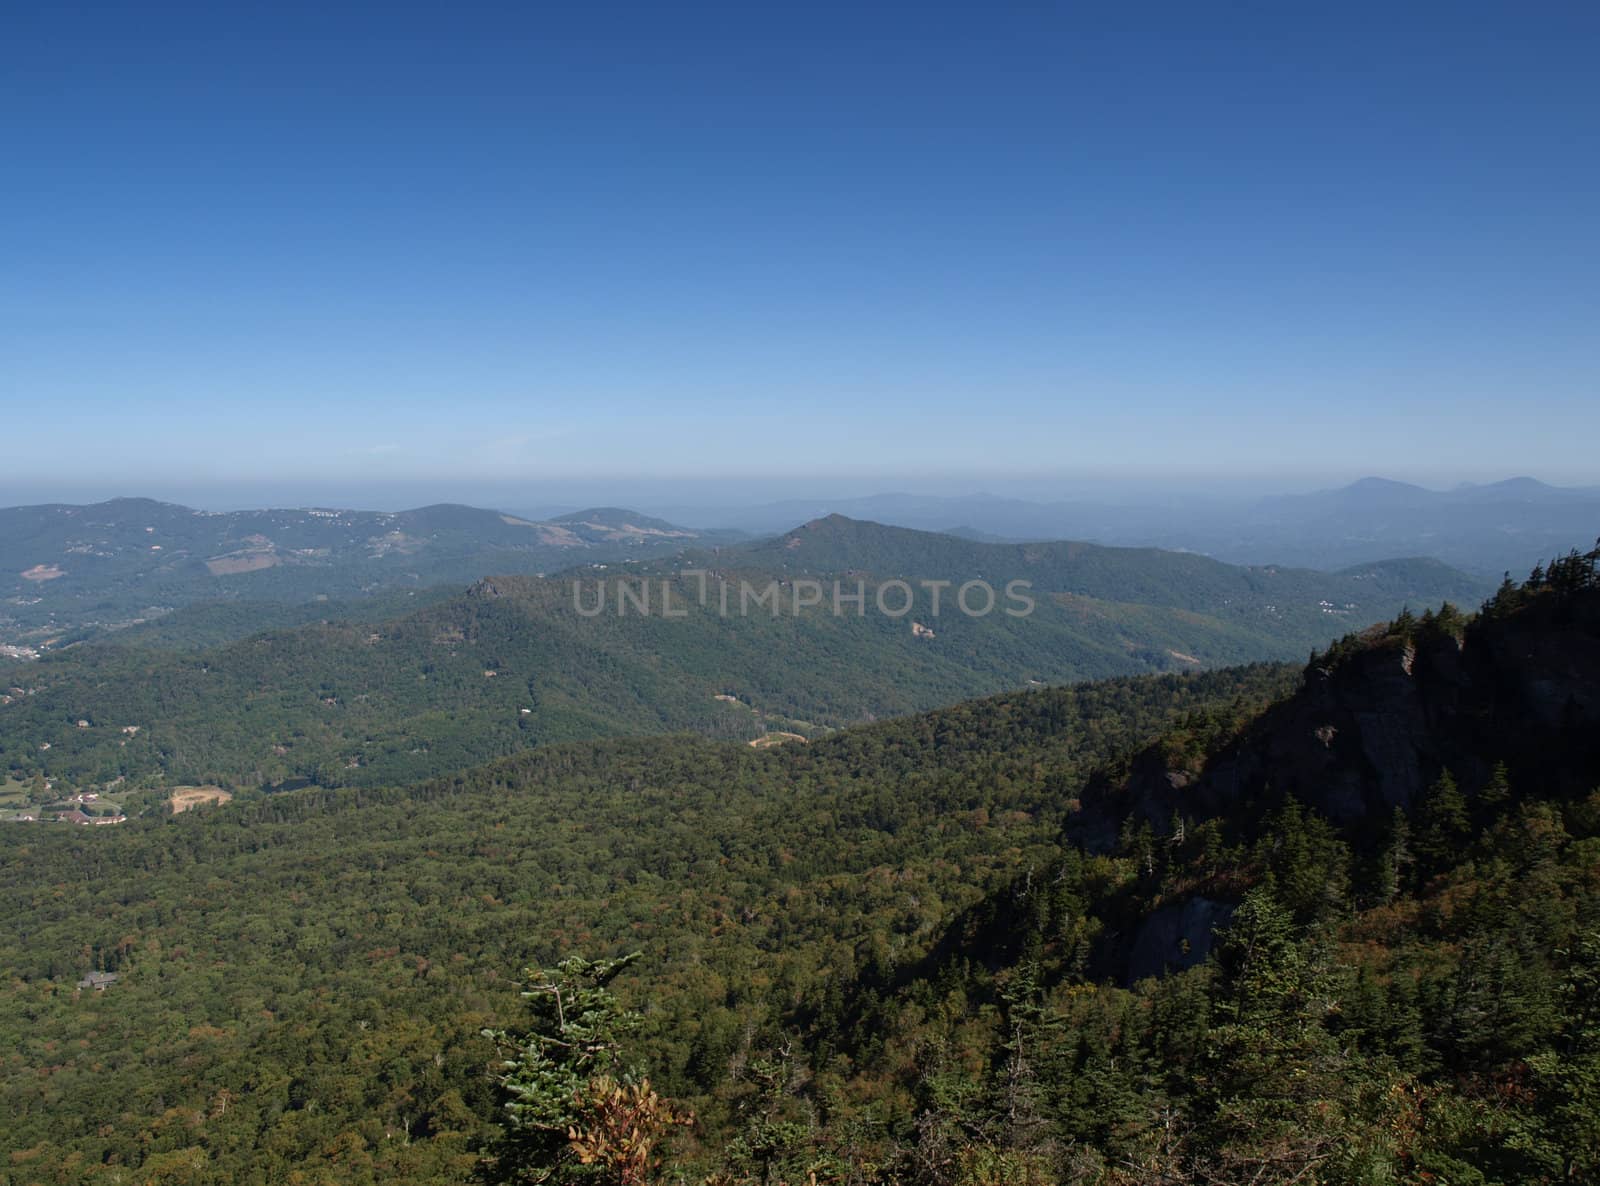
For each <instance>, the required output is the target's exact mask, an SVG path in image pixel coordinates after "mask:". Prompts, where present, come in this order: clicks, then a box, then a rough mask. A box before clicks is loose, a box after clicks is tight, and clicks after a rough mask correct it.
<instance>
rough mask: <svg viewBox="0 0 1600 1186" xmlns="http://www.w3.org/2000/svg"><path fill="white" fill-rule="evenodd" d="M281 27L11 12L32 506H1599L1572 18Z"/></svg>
mask: <svg viewBox="0 0 1600 1186" xmlns="http://www.w3.org/2000/svg"><path fill="white" fill-rule="evenodd" d="M256 7H257V8H258V11H253V12H250V11H242V9H243V8H244V6H233V5H217V4H207V5H195V6H192V7H189V6H172V5H160V4H155V5H116V6H105V7H103V8H96V7H94V6H69V5H45V4H34V3H21V4H14V5H11V6H9V7H8V10H7V13H8V15H7V17H6V24H7V31H6V33H5V35H4V36H3V37H0V112H3V113H4V114H3V115H0V148H3V154H4V155H3V158H0V160H3V162H4V163H3V165H0V169H3V171H4V176H5V184H4V185H3V186H0V261H3V262H0V442H3V448H4V462H3V464H4V467H5V468H6V470H7V471H9V472H8V473H7V474H6V475H5V480H6V481H7V482H8V483H9V484H10V485H12V486H15V485H18V484H23V485H25V484H27V483H30V482H31V483H35V484H37V485H39V486H40V488H43V487H44V486H45V485H51V486H52V488H59V487H60V486H61V485H62V484H63V483H67V484H71V483H74V482H79V483H82V484H83V485H84V486H85V487H86V488H87V487H88V486H90V485H93V486H94V487H95V488H96V489H101V488H103V487H105V486H106V485H107V484H115V485H120V487H121V488H123V489H125V490H127V491H129V492H137V491H138V490H139V489H140V488H141V484H143V485H159V484H160V483H162V482H170V481H171V480H172V479H173V477H174V475H180V474H181V475H183V477H184V478H185V479H186V480H189V479H192V480H194V481H196V482H227V481H240V482H247V481H262V480H268V479H270V480H273V481H281V482H289V483H293V482H296V481H301V480H304V481H307V482H313V481H327V480H329V479H330V478H334V477H337V478H338V479H339V480H341V481H345V480H350V481H361V480H365V479H372V480H377V479H380V478H382V479H386V480H394V479H396V478H399V477H404V478H405V479H407V480H418V481H427V480H438V481H441V482H446V481H456V482H459V481H462V480H466V479H471V480H474V481H477V480H486V481H501V480H504V481H513V480H515V481H523V480H539V481H556V482H559V481H561V480H566V479H572V480H578V479H582V480H585V481H592V480H594V479H603V478H606V477H608V476H625V477H630V478H640V477H648V478H657V477H665V478H670V477H675V476H692V477H697V478H705V477H719V478H732V479H738V478H741V477H743V476H747V475H749V476H758V477H761V478H763V479H775V478H784V479H788V478H804V477H806V476H808V475H819V476H822V477H830V476H831V477H833V478H841V477H847V478H849V479H850V480H851V481H854V482H857V483H863V482H864V483H866V484H868V485H871V484H872V483H874V482H880V480H881V483H884V484H899V485H905V484H907V482H909V481H911V480H913V479H917V478H927V477H930V476H945V477H948V478H952V479H953V480H956V481H962V480H968V479H970V481H971V482H972V483H973V484H974V485H979V484H986V485H991V486H992V485H994V484H995V480H996V479H1005V478H1011V479H1028V480H1035V479H1041V478H1049V477H1051V476H1053V475H1062V476H1070V477H1084V476H1093V475H1098V474H1105V475H1117V476H1120V477H1124V478H1126V477H1139V476H1141V475H1162V476H1165V477H1172V476H1174V475H1178V476H1183V477H1204V476H1220V477H1227V478H1233V479H1237V478H1241V477H1249V478H1261V479H1266V480H1296V479H1305V480H1311V479H1313V478H1316V479H1321V478H1322V477H1324V476H1331V477H1340V476H1345V477H1354V476H1359V475H1360V474H1364V473H1384V474H1389V475H1393V476H1398V477H1410V478H1418V479H1423V480H1429V479H1432V480H1436V481H1444V480H1454V479H1456V478H1494V477H1503V476H1506V475H1507V474H1511V473H1533V474H1536V475H1538V476H1541V477H1545V478H1547V479H1550V480H1556V481H1590V482H1592V481H1596V480H1600V467H1597V465H1596V462H1595V460H1594V458H1595V441H1596V440H1597V439H1600V398H1597V395H1600V392H1597V380H1600V333H1597V332H1596V327H1597V325H1600V218H1597V212H1600V135H1597V133H1600V71H1596V70H1595V69H1594V63H1595V61H1596V60H1597V58H1600V16H1597V15H1596V13H1597V10H1595V9H1594V7H1593V6H1592V5H1540V4H1516V5H1513V4H1505V5H1500V6H1496V7H1484V8H1473V7H1472V6H1465V5H1459V4H1450V5H1442V6H1439V7H1437V8H1432V9H1430V8H1429V7H1428V6H1425V5H1420V4H1419V5H1404V6H1393V5H1387V6H1382V7H1373V8H1370V9H1368V10H1366V12H1365V13H1363V12H1362V11H1361V10H1360V9H1358V8H1354V7H1350V6H1343V5H1341V6H1337V8H1336V9H1335V8H1332V7H1329V6H1321V7H1320V8H1319V10H1318V13H1317V14H1314V15H1309V16H1308V15H1307V13H1309V12H1310V9H1311V6H1304V5H1262V6H1237V5H1228V6H1223V5H1215V6H1193V5H1185V6H1182V7H1173V8H1170V9H1167V8H1163V7H1158V6H1117V7H1116V8H1113V7H1112V6H1104V7H1090V6H1070V5H1017V6H1005V5H1001V6H994V5H970V6H941V5H918V6H915V7H912V6H887V5H882V6H864V5H819V4H807V5H794V6H772V5H759V4H748V3H746V4H740V5H736V6H727V7H712V6H697V5H685V6H666V5H652V6H648V7H644V6H639V7H631V6H613V5H605V4H594V5H569V6H539V5H509V4H508V5H505V6H483V5H472V4H457V5H451V6H444V5H429V6H426V7H423V6H415V7H412V6H407V5H406V4H403V3H402V4H385V5H373V6H370V7H360V6H350V5H344V6H325V5H317V6H297V5H294V4H283V5H274V6H256ZM1290 8H1298V9H1305V10H1307V13H1302V14H1300V15H1297V16H1293V17H1291V16H1288V15H1286V13H1285V10H1287V9H1290ZM1202 10H1204V11H1202ZM1186 14H1187V15H1186ZM1396 14H1400V15H1396ZM1135 18H1137V19H1135Z"/></svg>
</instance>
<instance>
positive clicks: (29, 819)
mask: <svg viewBox="0 0 1600 1186" xmlns="http://www.w3.org/2000/svg"><path fill="white" fill-rule="evenodd" d="M12 818H13V819H14V820H15V821H16V822H17V823H19V824H34V823H52V822H54V823H61V824H84V825H92V826H99V825H101V824H120V823H125V822H126V821H127V818H128V817H127V816H126V815H124V814H123V813H122V812H120V811H119V812H117V814H116V815H85V814H84V812H83V811H82V810H81V809H80V808H77V807H74V808H72V809H71V810H69V811H56V812H50V811H42V810H37V809H35V810H29V811H24V812H22V813H20V814H19V815H16V816H13V817H12Z"/></svg>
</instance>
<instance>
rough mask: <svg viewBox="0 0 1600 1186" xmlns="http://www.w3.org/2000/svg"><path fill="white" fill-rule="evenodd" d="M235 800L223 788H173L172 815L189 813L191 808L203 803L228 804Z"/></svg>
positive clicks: (230, 793)
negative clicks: (229, 801)
mask: <svg viewBox="0 0 1600 1186" xmlns="http://www.w3.org/2000/svg"><path fill="white" fill-rule="evenodd" d="M231 798H233V794H232V792H229V791H225V790H223V789H222V788H221V787H209V786H208V787H173V788H172V798H171V799H170V800H168V801H169V802H170V803H171V804H172V814H173V815H177V814H178V813H179V812H182V811H188V810H189V808H191V807H199V806H200V805H201V804H202V803H226V802H227V801H228V800H229V799H231Z"/></svg>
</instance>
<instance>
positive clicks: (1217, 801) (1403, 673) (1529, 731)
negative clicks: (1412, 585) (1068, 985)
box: [1067, 591, 1600, 851]
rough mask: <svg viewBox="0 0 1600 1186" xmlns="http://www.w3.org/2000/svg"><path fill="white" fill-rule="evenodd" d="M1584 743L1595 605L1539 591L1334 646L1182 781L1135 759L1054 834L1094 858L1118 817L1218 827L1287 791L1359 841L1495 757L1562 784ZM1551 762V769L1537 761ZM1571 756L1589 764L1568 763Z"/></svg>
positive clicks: (1164, 825)
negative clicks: (1498, 610) (1449, 620)
mask: <svg viewBox="0 0 1600 1186" xmlns="http://www.w3.org/2000/svg"><path fill="white" fill-rule="evenodd" d="M1597 741H1600V593H1596V592H1593V591H1587V592H1584V593H1583V594H1580V595H1574V596H1567V597H1557V596H1555V595H1549V596H1544V597H1539V598H1536V599H1534V601H1533V603H1532V604H1530V605H1528V606H1525V607H1523V608H1522V609H1520V610H1518V611H1517V612H1516V613H1514V614H1510V615H1507V616H1504V617H1481V618H1478V619H1475V620H1474V621H1473V622H1472V623H1471V624H1470V625H1468V626H1467V628H1466V629H1465V631H1464V632H1462V633H1460V634H1459V635H1456V634H1453V633H1451V632H1448V631H1437V630H1427V629H1419V630H1417V631H1414V632H1413V633H1412V635H1411V636H1410V637H1406V636H1403V635H1401V634H1396V633H1385V632H1382V631H1373V632H1369V634H1368V635H1367V636H1364V637H1363V638H1361V639H1360V640H1357V641H1355V642H1354V643H1351V644H1347V645H1345V646H1343V647H1341V648H1336V650H1335V653H1334V655H1333V656H1332V657H1330V658H1329V659H1327V660H1326V661H1325V662H1318V663H1313V664H1312V665H1311V666H1310V667H1309V668H1308V670H1307V673H1306V680H1305V683H1304V685H1303V686H1302V688H1301V689H1300V691H1299V692H1297V693H1296V694H1295V695H1293V696H1291V697H1290V698H1289V699H1287V700H1285V701H1283V702H1281V703H1279V704H1277V705H1275V706H1273V707H1272V708H1270V709H1269V710H1267V712H1266V713H1264V714H1263V715H1262V716H1261V717H1260V718H1259V719H1258V720H1256V721H1255V722H1254V723H1253V724H1252V725H1251V726H1250V727H1249V728H1247V729H1246V730H1245V732H1244V733H1243V735H1242V736H1241V737H1239V738H1238V739H1237V740H1236V741H1235V742H1233V743H1232V744H1230V745H1228V746H1226V747H1224V748H1223V749H1222V750H1221V751H1220V752H1218V753H1215V754H1213V755H1211V756H1210V757H1209V758H1208V759H1207V760H1206V761H1205V762H1204V763H1203V765H1202V766H1201V768H1200V769H1199V771H1198V772H1197V773H1196V772H1191V771H1186V770H1173V769H1170V768H1169V767H1168V765H1167V763H1166V762H1165V761H1164V759H1163V757H1162V751H1161V750H1160V749H1159V748H1151V749H1149V750H1146V751H1145V752H1144V753H1142V754H1141V755H1140V756H1139V757H1138V758H1137V759H1136V760H1135V762H1134V763H1133V766H1132V769H1131V773H1130V774H1129V776H1128V777H1127V778H1126V779H1124V780H1122V781H1120V782H1112V781H1110V780H1100V781H1098V782H1097V783H1095V784H1094V785H1092V786H1091V787H1089V788H1088V789H1087V790H1086V791H1085V794H1084V797H1083V810H1082V812H1081V813H1079V814H1078V815H1077V816H1075V817H1074V818H1073V820H1072V821H1070V822H1069V824H1068V828H1067V834H1068V838H1069V840H1072V841H1074V842H1076V843H1078V844H1080V845H1082V846H1083V847H1085V848H1087V849H1090V850H1091V851H1104V850H1106V849H1108V848H1110V847H1111V846H1112V845H1113V844H1114V843H1115V841H1116V838H1117V836H1118V834H1119V832H1120V830H1121V828H1122V826H1123V823H1124V821H1125V820H1126V819H1127V818H1128V817H1130V816H1131V817H1132V818H1133V820H1134V822H1135V823H1149V824H1150V826H1151V827H1152V828H1153V829H1154V830H1155V831H1156V832H1157V834H1163V833H1165V832H1166V831H1167V829H1168V828H1169V826H1170V824H1171V821H1172V820H1173V818H1174V817H1175V816H1176V817H1182V818H1186V819H1190V820H1201V819H1207V818H1212V817H1215V816H1219V815H1229V814H1233V813H1236V812H1238V811H1240V810H1243V809H1246V808H1247V807H1248V805H1249V804H1250V803H1252V802H1254V801H1257V800H1260V799H1262V798H1264V797H1266V796H1268V795H1269V794H1270V795H1272V796H1273V797H1276V795H1277V794H1279V793H1287V794H1290V795H1293V796H1294V797H1295V798H1297V799H1299V800H1300V801H1301V802H1302V803H1304V804H1306V805H1307V806H1309V807H1313V808H1315V809H1316V810H1317V811H1319V812H1321V813H1322V814H1323V815H1325V816H1327V817H1328V818H1329V819H1331V820H1333V821H1334V822H1335V823H1338V824H1341V825H1343V826H1344V827H1345V828H1346V829H1348V830H1350V831H1351V832H1352V833H1353V838H1355V839H1357V840H1359V833H1360V831H1361V829H1362V828H1363V826H1364V825H1367V824H1374V823H1377V822H1380V821H1385V820H1387V819H1388V817H1389V815H1390V814H1391V813H1392V812H1393V809H1394V808H1396V807H1399V808H1402V809H1404V810H1409V809H1410V808H1411V807H1412V805H1413V804H1414V803H1416V801H1417V800H1418V798H1419V796H1420V795H1421V794H1422V792H1423V790H1424V788H1426V787H1427V786H1428V784H1429V783H1430V782H1431V781H1432V780H1433V779H1434V778H1436V777H1437V776H1438V774H1439V772H1440V771H1441V770H1443V769H1446V768H1448V769H1449V770H1450V771H1451V772H1452V773H1453V774H1454V775H1455V777H1456V779H1457V781H1458V782H1459V783H1460V784H1461V785H1462V787H1463V788H1464V789H1466V790H1468V791H1470V790H1472V789H1474V788H1475V787H1478V786H1481V785H1482V784H1483V783H1484V782H1486V781H1487V780H1488V778H1489V775H1490V772H1491V770H1492V768H1493V765H1494V763H1495V762H1497V761H1505V762H1507V763H1508V764H1509V765H1510V767H1511V770H1512V773H1513V782H1514V783H1516V782H1517V781H1519V779H1518V777H1517V776H1518V775H1520V776H1521V779H1522V780H1526V779H1544V780H1548V779H1552V778H1554V779H1557V780H1559V781H1562V782H1565V781H1570V780H1572V779H1573V778H1575V777H1577V776H1578V775H1577V772H1578V771H1581V770H1593V769H1594V768H1595V763H1594V762H1593V760H1592V759H1593V758H1594V757H1596V756H1600V746H1597ZM1557 753H1559V754H1563V755H1566V758H1567V760H1565V761H1563V762H1560V763H1555V762H1553V761H1552V755H1554V754H1557ZM1574 753H1577V754H1579V755H1584V754H1587V756H1588V758H1589V759H1590V760H1588V761H1579V762H1577V763H1576V764H1574V763H1573V762H1572V761H1571V758H1572V756H1573V755H1574ZM1546 785H1547V786H1548V783H1546ZM1548 789H1550V790H1559V789H1566V790H1572V791H1575V790H1580V789H1586V788H1580V787H1576V786H1573V787H1565V788H1563V787H1561V786H1548Z"/></svg>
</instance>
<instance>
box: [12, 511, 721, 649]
mask: <svg viewBox="0 0 1600 1186" xmlns="http://www.w3.org/2000/svg"><path fill="white" fill-rule="evenodd" d="M737 538H739V533H737V532H731V533H730V532H710V533H706V532H697V531H691V530H689V529H687V528H681V527H675V526H674V525H672V524H670V523H663V522H661V521H660V520H656V519H650V518H647V517H646V516H643V515H638V514H636V513H634V512H630V511H622V510H618V509H616V508H605V509H600V510H595V511H584V512H578V513H576V514H571V515H566V516H563V517H562V518H560V519H558V520H555V521H551V522H534V521H532V520H528V519H522V518H519V517H517V516H514V515H506V514H502V513H500V512H499V511H492V510H484V509H482V508H478V507H467V506H456V505H448V504H441V505H437V506H428V507H420V508H417V509H415V510H409V511H395V512H379V511H357V510H340V509H322V508H299V509H277V510H259V511H227V512H211V511H197V510H193V509H191V508H189V507H183V506H176V505H174V504H171V503H163V502H157V501H155V500H153V499H147V498H120V499H113V500H111V501H109V502H102V503H95V504H93V505H90V506H71V505H66V504H48V505H43V506H27V507H6V508H0V598H3V601H0V643H12V644H17V645H22V644H28V645H34V646H37V645H40V644H43V643H47V642H49V641H50V640H52V639H55V638H57V637H59V636H60V635H61V634H62V633H63V632H68V631H72V630H82V629H85V628H105V627H114V626H120V625H126V624H128V623H130V622H133V621H138V620H145V619H151V618H156V617H159V616H160V615H161V614H162V613H163V612H166V611H169V610H171V609H174V608H177V607H180V606H184V605H189V604H192V603H194V602H198V601H208V600H216V599H229V600H254V601H284V602H303V601H309V600H312V599H314V598H318V597H321V598H332V599H335V600H338V599H350V598H355V597H361V596H366V595H369V594H371V593H373V592H376V591H381V590H385V589H393V588H422V587H426V586H429V585H437V584H454V585H465V584H467V583H469V582H471V581H474V580H477V579H478V578H479V577H483V576H487V575H489V574H490V573H497V572H505V573H534V572H553V571H555V570H557V569H561V568H567V567H570V566H571V565H573V564H578V563H584V562H589V561H614V560H621V559H627V558H631V557H637V556H647V555H654V554H660V553H663V552H668V553H670V552H675V551H678V550H679V549H681V548H683V547H685V546H686V545H688V544H690V543H697V542H698V543H706V542H710V541H717V540H733V539H737Z"/></svg>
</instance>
